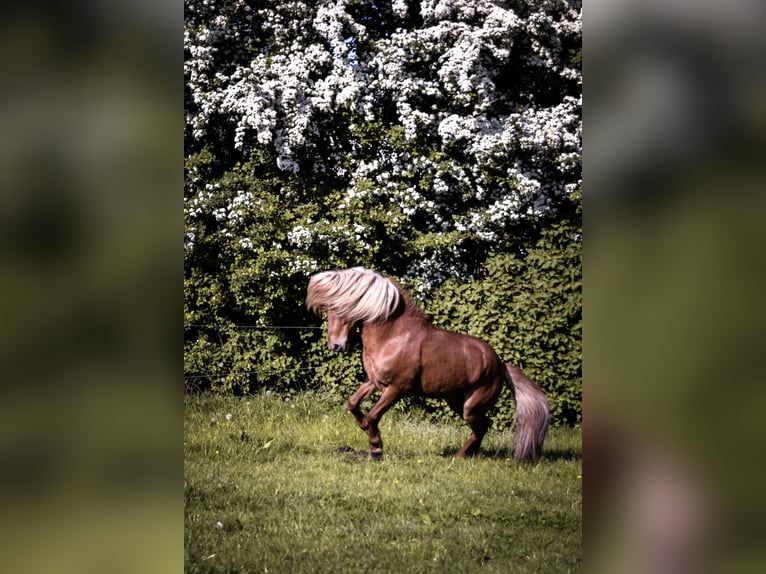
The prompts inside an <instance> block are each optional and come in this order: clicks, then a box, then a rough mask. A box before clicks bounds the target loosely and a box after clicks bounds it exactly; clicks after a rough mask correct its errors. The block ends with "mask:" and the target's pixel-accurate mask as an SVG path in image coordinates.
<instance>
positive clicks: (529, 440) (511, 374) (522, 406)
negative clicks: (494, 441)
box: [504, 363, 550, 462]
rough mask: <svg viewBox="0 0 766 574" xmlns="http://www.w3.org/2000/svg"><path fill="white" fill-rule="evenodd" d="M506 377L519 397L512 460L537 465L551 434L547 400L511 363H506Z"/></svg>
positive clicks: (517, 397)
mask: <svg viewBox="0 0 766 574" xmlns="http://www.w3.org/2000/svg"><path fill="white" fill-rule="evenodd" d="M504 374H505V381H506V383H508V386H509V387H511V390H512V391H513V394H514V397H515V398H516V418H515V419H514V421H513V425H514V427H515V428H516V434H515V436H514V438H513V458H514V459H515V460H516V461H518V462H536V461H537V460H538V459H539V458H540V455H541V454H542V452H543V441H544V440H545V435H546V433H547V432H548V422H549V418H550V417H549V412H548V401H547V400H546V399H545V393H544V392H543V390H542V389H541V388H540V387H539V386H538V385H537V383H535V382H534V381H533V380H532V379H530V378H529V377H527V376H526V375H525V374H524V373H522V372H521V371H520V370H519V369H517V368H516V367H514V366H513V365H511V364H510V363H506V365H505V371H504Z"/></svg>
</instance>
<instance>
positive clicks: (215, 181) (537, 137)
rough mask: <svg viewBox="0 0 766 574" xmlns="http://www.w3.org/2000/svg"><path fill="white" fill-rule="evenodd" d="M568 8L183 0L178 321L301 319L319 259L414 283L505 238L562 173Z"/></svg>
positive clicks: (482, 0) (517, 249)
mask: <svg viewBox="0 0 766 574" xmlns="http://www.w3.org/2000/svg"><path fill="white" fill-rule="evenodd" d="M580 14H581V2H580V1H579V0H515V1H508V2H497V1H490V0H422V1H420V2H418V1H415V0H394V1H393V2H372V1H371V0H320V1H315V0H311V1H309V0H288V1H286V2H285V1H282V0H265V1H264V0H261V1H259V2H251V1H248V0H187V2H186V11H185V17H186V22H185V31H184V46H185V119H186V189H185V196H184V197H185V217H186V236H185V242H184V245H185V253H186V289H187V297H186V314H187V322H195V323H196V322H200V321H203V322H225V323H232V322H233V323H243V322H244V323H252V322H253V321H261V322H263V323H264V324H290V323H295V322H301V323H305V322H307V321H309V318H308V317H306V316H304V315H302V314H301V310H300V309H301V301H302V298H303V295H304V292H305V284H306V280H307V277H308V275H309V274H310V273H312V272H314V271H316V270H320V269H325V268H330V267H349V266H354V265H366V266H369V267H373V268H375V269H378V270H380V271H383V272H385V273H387V274H390V275H394V276H396V277H399V278H400V279H402V280H403V281H405V283H406V284H407V285H408V286H409V287H410V288H411V289H413V290H414V292H415V293H416V294H417V295H418V297H420V298H421V299H422V300H427V299H428V297H429V296H431V295H432V294H433V293H434V291H435V290H436V289H437V288H438V287H439V286H440V285H441V284H442V283H443V282H444V281H445V280H446V279H448V278H452V277H457V278H459V279H461V280H465V281H468V280H470V279H472V278H482V277H484V276H485V275H486V274H487V268H486V265H485V263H486V261H487V258H488V256H489V255H490V254H492V253H512V254H516V255H519V256H521V257H523V254H524V253H525V249H527V248H529V246H531V245H533V244H534V242H535V241H536V240H537V238H539V237H540V234H541V233H542V232H543V231H544V230H545V229H546V228H548V227H549V226H551V225H553V224H555V222H557V221H559V220H560V219H561V218H562V209H563V208H562V206H567V205H570V204H571V203H572V201H573V200H572V197H573V194H574V193H575V192H576V191H577V190H579V189H580V187H581V173H580V172H581V170H580V157H581V104H582V98H581V71H580V39H581V15H580ZM564 211H565V209H564ZM192 338H194V337H193V336H192ZM187 343H188V341H187Z"/></svg>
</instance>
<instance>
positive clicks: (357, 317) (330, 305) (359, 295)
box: [306, 267, 402, 323]
mask: <svg viewBox="0 0 766 574" xmlns="http://www.w3.org/2000/svg"><path fill="white" fill-rule="evenodd" d="M401 301H402V295H401V293H400V292H399V289H398V288H397V287H396V285H395V284H394V283H393V282H391V281H390V280H388V279H386V278H385V277H383V276H382V275H381V274H380V273H376V272H375V271H370V270H369V269H364V268H363V267H352V268H351V269H343V270H339V271H322V272H321V273H316V274H314V275H312V276H311V278H310V279H309V286H308V290H307V293H306V307H308V308H309V309H310V310H311V311H313V312H314V313H317V314H319V313H321V312H322V311H328V310H329V311H332V312H333V313H335V314H337V315H338V316H339V317H340V318H341V319H343V320H344V321H349V322H358V321H360V322H362V323H373V322H375V321H385V320H386V319H388V318H389V317H391V316H392V315H393V314H394V313H396V310H397V309H398V308H399V305H400V303H401Z"/></svg>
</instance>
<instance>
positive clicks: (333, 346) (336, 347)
mask: <svg viewBox="0 0 766 574" xmlns="http://www.w3.org/2000/svg"><path fill="white" fill-rule="evenodd" d="M327 346H328V347H330V350H331V351H335V352H336V353H341V352H343V351H345V350H346V343H328V344H327Z"/></svg>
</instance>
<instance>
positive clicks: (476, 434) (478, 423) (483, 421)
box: [456, 414, 491, 456]
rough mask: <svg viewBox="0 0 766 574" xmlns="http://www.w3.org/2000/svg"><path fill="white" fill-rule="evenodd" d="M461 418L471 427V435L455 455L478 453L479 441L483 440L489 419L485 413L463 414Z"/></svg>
mask: <svg viewBox="0 0 766 574" xmlns="http://www.w3.org/2000/svg"><path fill="white" fill-rule="evenodd" d="M463 419H464V420H465V422H467V423H468V426H469V427H471V436H469V437H468V440H467V441H466V443H465V444H464V445H463V446H462V448H461V449H460V450H459V451H458V452H457V455H456V456H474V455H476V454H478V453H479V447H481V441H482V440H484V435H485V434H487V431H488V430H489V425H490V424H491V421H490V420H489V417H488V416H487V415H485V414H480V415H474V414H471V415H465V414H464V415H463Z"/></svg>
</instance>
